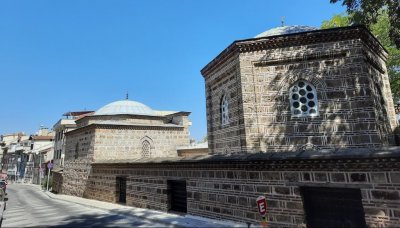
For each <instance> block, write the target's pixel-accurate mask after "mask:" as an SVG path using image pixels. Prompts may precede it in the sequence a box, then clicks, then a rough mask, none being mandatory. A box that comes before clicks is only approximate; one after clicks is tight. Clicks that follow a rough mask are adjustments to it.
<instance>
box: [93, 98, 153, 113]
mask: <svg viewBox="0 0 400 228" xmlns="http://www.w3.org/2000/svg"><path fill="white" fill-rule="evenodd" d="M118 114H128V115H145V116H154V115H156V114H155V111H154V110H153V109H151V108H150V107H148V106H147V105H144V104H142V103H140V102H136V101H130V100H121V101H115V102H112V103H110V104H107V105H106V106H103V107H102V108H100V109H99V110H97V111H96V112H95V113H94V115H118Z"/></svg>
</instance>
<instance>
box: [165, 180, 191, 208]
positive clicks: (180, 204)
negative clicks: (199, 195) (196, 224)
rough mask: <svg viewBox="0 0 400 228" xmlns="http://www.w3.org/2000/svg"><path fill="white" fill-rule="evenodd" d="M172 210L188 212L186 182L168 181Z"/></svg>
mask: <svg viewBox="0 0 400 228" xmlns="http://www.w3.org/2000/svg"><path fill="white" fill-rule="evenodd" d="M168 191H169V202H170V210H171V211H175V212H182V213H186V212H187V192H186V181H184V180H169V181H168Z"/></svg>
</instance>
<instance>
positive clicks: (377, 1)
mask: <svg viewBox="0 0 400 228" xmlns="http://www.w3.org/2000/svg"><path fill="white" fill-rule="evenodd" d="M340 1H343V3H342V5H343V6H346V7H347V13H348V14H349V15H351V17H350V20H351V22H352V24H363V25H367V26H370V25H372V24H376V23H377V22H378V20H379V18H380V16H381V15H382V13H383V12H387V13H388V14H389V15H390V17H389V18H388V26H389V31H388V36H389V38H390V40H391V41H392V43H393V44H395V45H396V47H397V48H400V1H399V0H330V2H331V3H337V2H340Z"/></svg>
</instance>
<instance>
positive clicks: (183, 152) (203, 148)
mask: <svg viewBox="0 0 400 228" xmlns="http://www.w3.org/2000/svg"><path fill="white" fill-rule="evenodd" d="M176 150H177V152H178V156H179V157H195V156H203V155H207V154H208V142H207V141H205V142H201V143H193V144H190V145H188V146H180V147H177V148H176Z"/></svg>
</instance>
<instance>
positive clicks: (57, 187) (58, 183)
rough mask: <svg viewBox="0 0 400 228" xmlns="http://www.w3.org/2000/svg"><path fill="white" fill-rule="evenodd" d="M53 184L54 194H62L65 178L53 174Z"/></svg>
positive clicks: (56, 173)
mask: <svg viewBox="0 0 400 228" xmlns="http://www.w3.org/2000/svg"><path fill="white" fill-rule="evenodd" d="M52 175H53V182H52V185H53V186H52V189H53V192H54V193H62V184H63V176H62V173H59V172H52Z"/></svg>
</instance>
